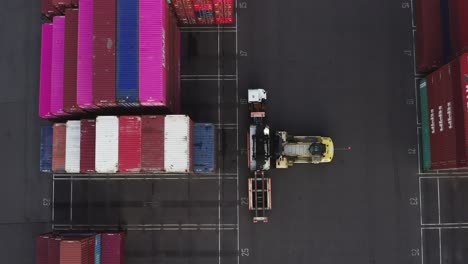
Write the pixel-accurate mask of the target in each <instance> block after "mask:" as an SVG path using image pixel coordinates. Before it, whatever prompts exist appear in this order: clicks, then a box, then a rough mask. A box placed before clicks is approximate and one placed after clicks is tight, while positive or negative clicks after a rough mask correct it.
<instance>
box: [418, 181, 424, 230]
mask: <svg viewBox="0 0 468 264" xmlns="http://www.w3.org/2000/svg"><path fill="white" fill-rule="evenodd" d="M421 180H422V179H421V177H419V178H418V181H419V224H420V225H421V226H422V225H423V216H422V212H423V200H422V189H421Z"/></svg>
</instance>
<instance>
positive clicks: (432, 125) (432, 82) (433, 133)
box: [427, 74, 440, 169]
mask: <svg viewBox="0 0 468 264" xmlns="http://www.w3.org/2000/svg"><path fill="white" fill-rule="evenodd" d="M438 77H439V75H436V74H431V75H429V76H428V77H427V95H428V106H429V130H430V143H431V169H440V167H439V160H440V158H439V156H440V150H439V149H438V146H439V145H438V143H437V142H439V141H440V140H438V139H439V135H440V134H439V133H438V125H437V124H438V109H439V107H438V102H437V101H436V100H437V98H438V97H440V96H439V95H438V94H437V91H438V89H437V88H438V87H437V86H438V81H439V78H438Z"/></svg>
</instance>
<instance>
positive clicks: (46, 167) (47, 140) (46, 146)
mask: <svg viewBox="0 0 468 264" xmlns="http://www.w3.org/2000/svg"><path fill="white" fill-rule="evenodd" d="M52 134H53V132H52V126H45V127H42V128H41V154H40V162H39V163H40V164H39V167H40V170H41V171H42V172H51V171H52Z"/></svg>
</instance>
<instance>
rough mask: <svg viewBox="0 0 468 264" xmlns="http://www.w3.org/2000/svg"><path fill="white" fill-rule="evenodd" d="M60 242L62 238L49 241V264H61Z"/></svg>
mask: <svg viewBox="0 0 468 264" xmlns="http://www.w3.org/2000/svg"><path fill="white" fill-rule="evenodd" d="M60 241H62V238H60V237H55V238H52V239H49V250H48V255H49V263H48V264H60Z"/></svg>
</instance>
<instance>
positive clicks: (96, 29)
mask: <svg viewBox="0 0 468 264" xmlns="http://www.w3.org/2000/svg"><path fill="white" fill-rule="evenodd" d="M93 7H94V9H93V17H94V21H93V100H94V104H95V105H97V106H101V107H112V106H116V105H117V104H116V97H115V95H116V91H115V87H116V58H115V50H116V11H117V10H116V9H117V8H116V1H115V0H99V1H97V0H95V1H94V2H93Z"/></svg>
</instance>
